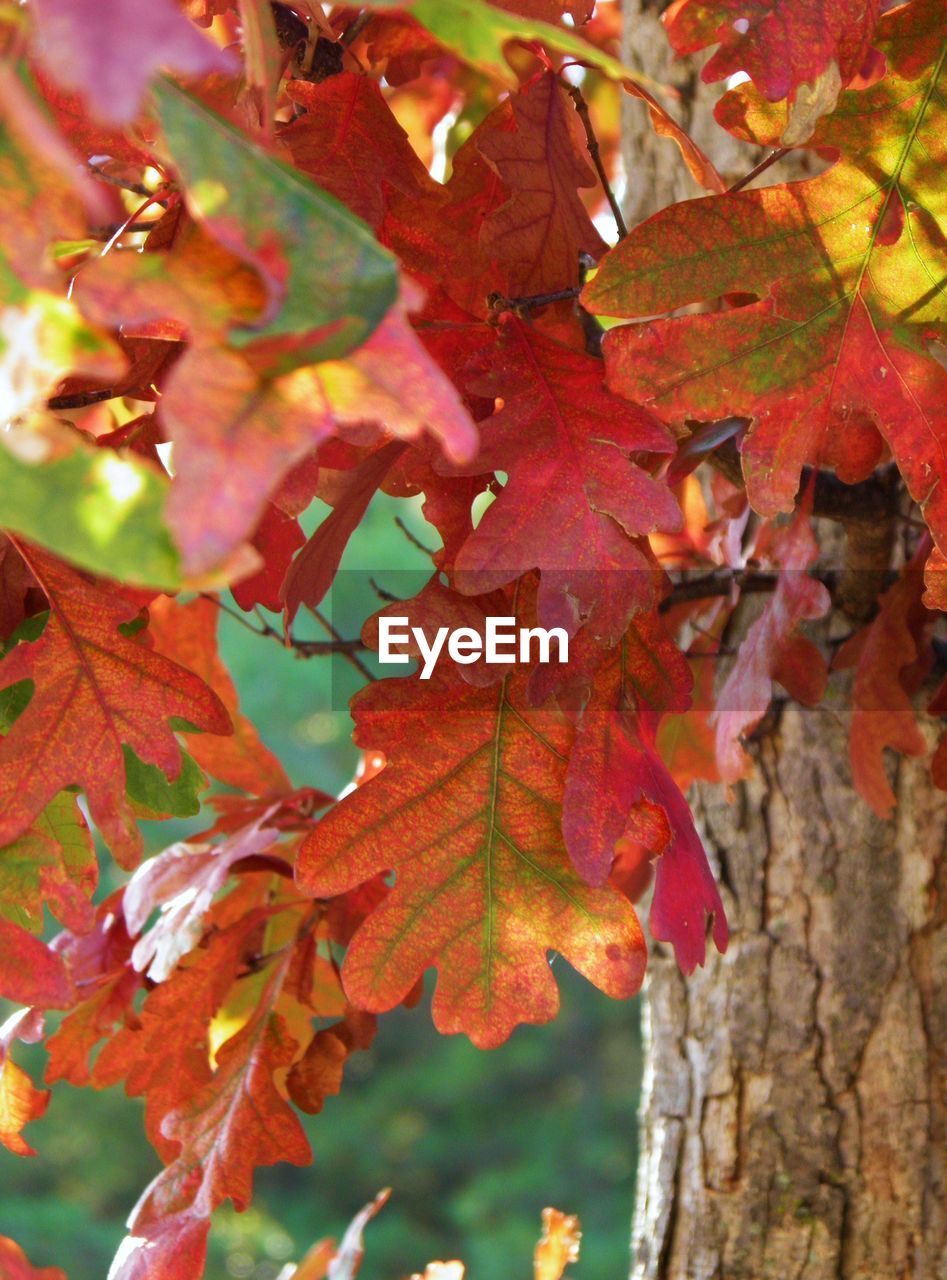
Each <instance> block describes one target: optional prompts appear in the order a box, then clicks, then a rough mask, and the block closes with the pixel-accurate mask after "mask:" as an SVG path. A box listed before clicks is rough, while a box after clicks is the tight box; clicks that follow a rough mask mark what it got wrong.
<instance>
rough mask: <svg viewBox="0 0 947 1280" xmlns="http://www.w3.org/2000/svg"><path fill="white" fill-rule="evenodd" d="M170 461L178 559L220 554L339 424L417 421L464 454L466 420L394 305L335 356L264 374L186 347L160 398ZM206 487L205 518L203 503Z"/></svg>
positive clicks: (231, 358) (210, 559)
mask: <svg viewBox="0 0 947 1280" xmlns="http://www.w3.org/2000/svg"><path fill="white" fill-rule="evenodd" d="M161 415H162V419H163V421H164V422H165V424H166V425H167V426H168V428H169V431H170V434H171V435H172V436H173V438H174V441H175V463H176V468H177V473H176V477H175V483H174V486H173V487H172V490H171V496H170V498H169V501H168V518H169V521H170V523H171V526H172V528H173V529H174V531H175V533H176V534H177V539H178V543H179V545H180V547H181V550H182V553H183V557H184V562H185V565H186V567H187V568H188V569H190V570H191V571H194V572H202V571H204V570H206V569H209V568H212V567H213V566H214V565H215V564H217V563H219V562H220V561H221V560H222V559H223V558H224V557H225V556H226V555H227V554H228V553H229V552H231V551H232V550H233V549H234V548H235V547H236V546H237V545H238V544H239V542H240V541H241V540H242V539H243V538H245V537H247V536H248V535H249V533H250V532H251V530H252V529H253V527H254V526H255V524H256V523H257V522H258V521H259V519H260V517H261V515H262V514H263V511H264V510H265V506H266V501H267V498H268V497H269V496H270V495H272V494H273V493H274V491H275V490H276V488H277V486H278V484H279V482H280V481H281V480H282V479H283V477H284V476H285V475H286V474H287V473H288V472H289V471H290V469H291V467H292V466H293V465H294V464H295V463H297V462H299V461H300V460H301V459H302V458H304V457H305V455H306V454H308V453H309V452H310V451H311V450H312V449H313V448H314V447H315V446H316V445H318V444H320V443H321V442H322V441H324V440H327V439H329V437H331V436H334V435H337V434H338V433H339V432H341V431H344V430H346V429H348V430H354V429H356V428H358V429H359V432H360V438H361V439H364V438H365V429H366V426H369V427H371V426H372V425H373V424H374V426H375V427H376V428H377V429H378V431H379V432H380V431H381V429H385V430H386V431H387V432H388V433H389V434H390V435H392V436H395V437H398V438H402V439H414V438H416V437H418V436H420V435H421V434H422V433H424V432H428V433H429V434H431V435H432V436H434V437H435V439H437V440H439V441H440V443H441V444H442V446H443V448H444V450H445V452H446V453H447V455H448V457H450V458H452V459H456V460H458V461H465V460H466V459H468V458H470V457H471V456H472V455H473V454H474V453H475V451H476V446H477V431H476V428H475V426H474V424H473V421H472V420H471V418H470V415H469V414H468V412H467V410H466V409H465V408H464V406H463V403H462V401H461V398H460V395H459V393H458V392H457V391H456V389H455V388H454V386H453V384H452V383H451V382H450V381H448V379H447V378H446V377H445V376H444V374H443V373H442V372H441V371H440V369H439V368H438V366H437V365H436V364H435V362H434V361H433V360H432V359H431V357H430V356H429V355H428V353H427V351H426V350H425V349H424V347H423V346H422V344H421V342H420V341H419V339H418V338H417V336H416V335H415V333H414V331H413V329H412V328H411V326H410V325H409V324H408V321H407V319H406V317H405V314H404V311H403V309H402V307H401V306H396V307H392V308H391V310H390V311H389V312H388V314H387V315H386V317H385V319H384V320H383V321H382V322H381V324H380V325H379V326H378V328H377V329H376V330H375V331H374V333H373V334H372V335H371V337H370V338H369V339H368V341H367V342H365V343H364V344H363V345H362V346H361V347H359V348H358V349H357V350H355V351H353V352H352V353H351V354H350V355H348V356H346V357H345V358H344V359H341V360H331V361H323V362H321V363H319V364H315V365H312V366H310V367H309V368H307V369H300V370H298V371H297V372H295V373H292V374H287V375H284V376H283V377H281V378H277V379H275V380H272V381H270V380H266V379H262V378H261V377H260V376H259V375H258V374H257V372H256V371H255V369H254V368H253V367H252V366H251V364H250V363H248V361H247V360H245V359H244V358H243V357H242V356H240V355H238V354H237V353H236V352H233V351H229V350H225V349H223V348H216V347H215V348H192V349H191V350H189V351H188V353H187V354H186V355H185V356H184V358H183V359H182V360H181V361H180V363H179V364H178V365H176V367H175V369H174V371H173V373H172V376H171V378H170V380H169V382H168V384H167V387H166V389H165V394H164V397H163V399H162V401H161ZM208 487H210V488H211V489H212V490H213V491H214V493H215V495H216V498H217V510H216V519H215V520H214V521H213V523H208V521H207V520H206V519H205V516H204V511H203V505H204V500H205V497H206V493H207V490H208Z"/></svg>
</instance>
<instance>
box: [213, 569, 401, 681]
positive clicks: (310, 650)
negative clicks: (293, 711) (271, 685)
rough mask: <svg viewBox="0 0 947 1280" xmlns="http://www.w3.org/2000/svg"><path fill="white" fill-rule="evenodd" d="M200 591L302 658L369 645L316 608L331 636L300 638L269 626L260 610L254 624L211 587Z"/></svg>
mask: <svg viewBox="0 0 947 1280" xmlns="http://www.w3.org/2000/svg"><path fill="white" fill-rule="evenodd" d="M198 594H199V595H200V597H201V599H202V600H209V601H210V602H211V604H215V605H216V606H217V608H218V609H220V610H221V612H222V613H226V614H227V615H228V617H231V618H233V620H234V622H239V623H240V625H241V626H242V627H245V628H246V629H247V631H249V632H251V633H252V634H253V635H255V636H261V637H262V638H263V639H265V640H276V641H277V642H278V644H279V645H280V648H282V649H292V650H293V652H294V653H296V654H297V655H298V656H299V657H300V658H316V657H323V656H325V655H328V654H333V653H340V654H342V656H343V657H345V658H348V659H349V660H351V659H352V658H353V657H354V656H355V654H356V652H357V650H359V649H364V648H366V645H365V644H364V642H363V641H362V640H346V639H344V638H343V637H342V636H340V635H339V633H338V632H337V631H336V629H335V628H334V627H333V626H332V624H331V623H330V622H329V621H328V619H327V618H324V617H323V616H322V615H321V614H320V613H319V612H318V611H317V610H315V609H314V610H313V613H314V614H315V616H316V618H317V619H318V620H319V622H321V623H322V625H323V626H324V627H325V629H326V630H327V631H328V632H329V633H330V635H331V636H332V639H331V640H297V639H295V637H293V636H286V635H284V634H283V633H282V631H278V630H277V628H276V627H272V626H270V624H269V623H268V622H267V621H266V619H265V618H263V617H260V614H259V613H257V615H256V616H257V618H258V619H259V621H260V626H259V627H255V626H254V625H253V623H252V622H251V621H250V620H249V618H247V617H246V616H245V615H244V614H242V613H241V612H239V611H238V610H237V609H232V608H231V607H230V605H229V604H225V603H224V601H223V600H221V599H220V597H219V596H215V595H214V594H213V593H212V592H210V591H201V592H199V593H198ZM355 662H356V665H357V666H358V668H359V670H360V671H361V672H362V674H363V675H365V676H366V677H367V678H368V679H369V680H374V679H375V677H374V676H373V675H372V673H371V671H369V669H368V668H367V667H366V666H364V664H362V663H361V662H359V660H358V659H357V658H355Z"/></svg>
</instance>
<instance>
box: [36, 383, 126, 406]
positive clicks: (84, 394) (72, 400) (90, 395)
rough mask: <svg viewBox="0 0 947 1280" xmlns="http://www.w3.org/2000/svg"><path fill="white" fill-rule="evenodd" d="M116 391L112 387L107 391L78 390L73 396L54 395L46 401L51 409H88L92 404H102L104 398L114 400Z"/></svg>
mask: <svg viewBox="0 0 947 1280" xmlns="http://www.w3.org/2000/svg"><path fill="white" fill-rule="evenodd" d="M114 398H115V392H114V391H113V390H112V388H111V387H109V388H108V390H107V391H77V392H76V393H75V395H71V396H52V397H50V399H49V400H47V401H46V404H47V406H48V407H49V408H50V409H87V408H88V407H89V405H90V404H101V403H102V401H103V400H114Z"/></svg>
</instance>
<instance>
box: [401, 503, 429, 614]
mask: <svg viewBox="0 0 947 1280" xmlns="http://www.w3.org/2000/svg"><path fill="white" fill-rule="evenodd" d="M395 524H396V525H397V526H398V528H399V529H400V530H401V532H402V533H403V534H404V536H405V537H406V538H407V539H408V541H409V542H410V543H411V545H412V547H417V549H418V550H419V551H423V552H424V554H425V555H426V556H433V555H434V552H433V551H432V550H431V548H430V547H426V546H425V545H424V543H423V542H422V541H421V539H420V538H417V537H415V535H414V534H413V533H412V532H411V530H410V529H409V528H408V526H407V525H406V524H405V522H404V521H403V520H402V519H401V516H395ZM392 598H394V597H392Z"/></svg>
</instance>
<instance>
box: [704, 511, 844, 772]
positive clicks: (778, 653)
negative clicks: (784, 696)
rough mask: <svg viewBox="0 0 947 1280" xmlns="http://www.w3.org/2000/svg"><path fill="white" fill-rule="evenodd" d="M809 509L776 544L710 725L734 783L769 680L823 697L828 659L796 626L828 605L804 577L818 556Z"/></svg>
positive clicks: (805, 697)
mask: <svg viewBox="0 0 947 1280" xmlns="http://www.w3.org/2000/svg"><path fill="white" fill-rule="evenodd" d="M811 508H812V503H811V497H810V498H809V499H807V500H804V501H803V503H802V505H801V506H800V508H799V511H798V513H797V515H796V516H795V518H794V519H793V521H792V523H791V524H790V525H789V526H788V527H787V528H786V529H784V530H781V531H780V532H779V533H777V535H776V537H775V538H774V540H773V546H772V550H771V552H770V556H769V558H770V559H771V560H772V562H773V563H774V564H775V565H776V567H777V572H778V579H777V582H776V589H775V590H774V592H773V594H772V596H771V597H770V599H769V600H767V602H766V604H765V605H764V606H763V611H762V613H761V614H760V616H759V617H758V618H757V619H756V621H755V622H754V623H753V625H752V626H751V627H750V629H749V630H748V631H747V633H746V635H745V637H744V638H743V640H742V641H741V643H740V649H739V652H738V653H737V657H736V661H735V662H734V664H733V667H732V669H731V671H730V674H729V675H728V676H727V680H726V683H725V684H724V686H723V688H722V689H721V690H720V693H719V694H718V696H717V706H716V710H715V711H714V715H713V720H714V723H715V724H716V749H717V763H718V765H719V766H720V776H721V777H722V778H723V779H724V781H725V782H736V780H737V779H738V778H742V777H743V776H744V775H745V774H746V773H747V771H748V769H749V767H750V761H749V758H748V756H747V755H746V752H745V751H744V750H743V748H742V747H741V746H740V738H741V737H742V736H743V735H744V734H746V733H747V732H749V730H751V729H752V728H753V727H754V726H755V725H757V724H759V722H760V720H762V718H763V716H764V715H765V714H766V710H767V708H768V707H769V704H770V699H771V698H772V696H773V681H774V680H778V681H779V683H780V684H782V685H783V687H784V688H787V689H789V691H790V692H791V693H792V695H793V696H794V697H795V698H797V699H798V700H799V701H801V702H804V703H806V705H808V706H814V705H815V704H816V703H817V702H819V701H820V700H821V698H822V694H823V693H824V692H825V685H826V681H827V680H828V670H827V668H826V665H825V659H824V658H823V657H822V655H821V654H820V653H819V651H818V649H816V647H815V646H814V645H813V644H811V643H810V642H809V641H808V640H806V639H805V638H804V637H802V636H799V635H797V634H796V628H797V627H798V626H799V624H800V622H804V621H808V620H811V619H814V618H823V617H825V615H826V614H827V613H828V611H829V609H830V608H831V607H832V597H831V596H830V595H829V592H828V590H827V589H826V588H825V587H824V586H823V585H822V583H821V582H817V581H816V580H815V579H814V578H810V577H809V575H808V573H807V572H806V570H807V569H808V568H809V566H810V565H811V564H813V563H814V562H815V561H816V559H817V558H818V555H819V547H818V544H817V543H816V540H815V538H814V537H813V534H812V530H811V528H810V524H809V521H810V512H811Z"/></svg>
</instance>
